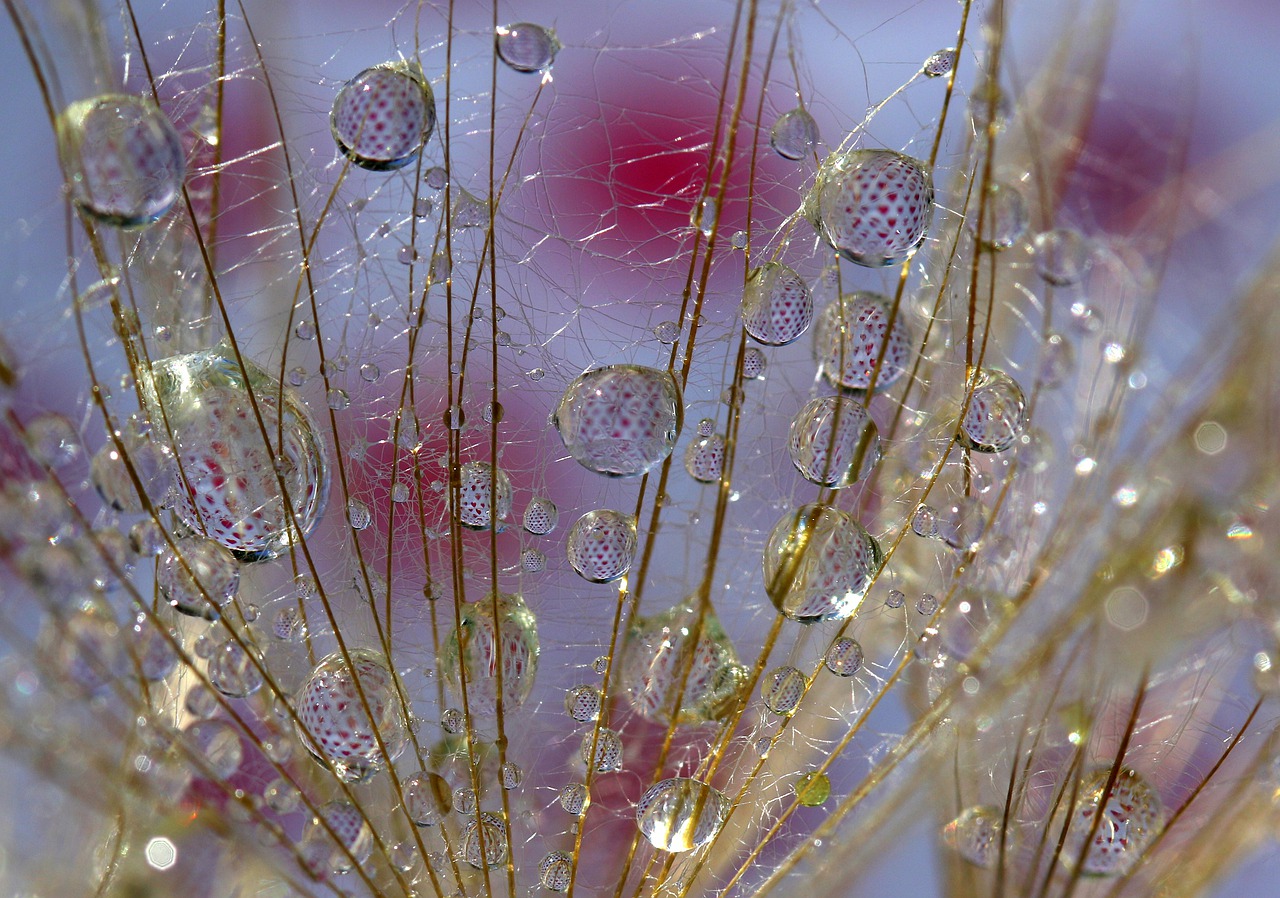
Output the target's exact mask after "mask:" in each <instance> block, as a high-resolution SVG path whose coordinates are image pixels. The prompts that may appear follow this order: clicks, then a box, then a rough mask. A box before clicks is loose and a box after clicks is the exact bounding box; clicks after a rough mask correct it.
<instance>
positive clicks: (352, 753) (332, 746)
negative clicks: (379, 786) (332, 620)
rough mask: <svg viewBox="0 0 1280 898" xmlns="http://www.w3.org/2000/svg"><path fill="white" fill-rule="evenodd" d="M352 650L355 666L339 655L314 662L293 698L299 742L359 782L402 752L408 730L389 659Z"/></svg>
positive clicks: (323, 762) (349, 779)
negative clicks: (387, 660) (313, 666)
mask: <svg viewBox="0 0 1280 898" xmlns="http://www.w3.org/2000/svg"><path fill="white" fill-rule="evenodd" d="M350 655H351V666H348V665H347V664H346V662H345V661H344V660H343V658H342V656H341V655H340V654H333V655H329V656H328V657H326V658H324V659H323V660H322V661H321V662H320V663H319V664H317V665H316V667H315V669H314V670H313V671H312V672H311V675H310V676H308V677H307V679H306V682H304V683H303V684H302V686H301V688H300V689H299V690H298V692H297V695H296V696H295V697H294V702H293V705H294V707H295V708H296V709H297V713H298V719H297V720H296V721H294V724H293V726H294V733H295V734H296V735H297V737H298V741H299V742H301V743H302V745H303V747H304V748H306V750H307V751H308V752H310V753H311V755H312V757H314V758H315V759H316V760H317V761H318V762H320V764H321V765H322V766H325V767H331V768H332V769H333V771H334V773H335V774H337V776H338V778H339V779H341V780H342V781H343V782H348V783H359V782H366V781H367V780H369V779H372V778H373V776H374V775H375V774H377V773H378V771H380V770H382V769H383V768H384V767H386V766H387V765H388V764H389V763H390V762H392V761H394V760H395V759H396V758H398V757H399V756H400V754H401V752H403V751H404V747H405V745H406V744H407V742H408V729H407V727H406V725H405V720H404V717H403V716H402V714H401V710H400V702H399V699H398V697H397V695H396V691H395V683H394V680H393V676H392V673H391V671H390V670H389V669H388V667H387V665H386V662H385V661H383V660H382V659H381V657H379V656H378V655H376V654H374V653H373V652H370V651H367V650H363V649H358V650H355V651H352V652H351V653H350ZM357 681H358V683H359V688H358V689H357ZM362 694H363V698H362V697H361V696H362ZM379 738H380V739H381V743H382V745H385V746H386V754H385V755H384V754H383V750H382V748H381V747H380V746H379Z"/></svg>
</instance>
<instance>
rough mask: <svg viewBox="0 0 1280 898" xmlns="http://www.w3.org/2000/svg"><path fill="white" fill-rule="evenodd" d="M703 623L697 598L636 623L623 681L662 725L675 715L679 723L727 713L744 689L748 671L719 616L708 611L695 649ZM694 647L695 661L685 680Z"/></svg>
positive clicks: (635, 701) (638, 705)
mask: <svg viewBox="0 0 1280 898" xmlns="http://www.w3.org/2000/svg"><path fill="white" fill-rule="evenodd" d="M697 621H698V612H697V610H696V609H695V606H694V605H693V604H692V602H691V603H689V604H681V605H676V606H674V607H672V608H669V609H667V610H666V611H664V612H662V613H661V614H657V615H654V616H653V617H641V618H637V619H636V620H634V621H633V622H632V624H631V627H630V629H629V630H628V632H627V640H626V644H625V647H624V649H623V659H622V682H623V684H624V686H625V688H626V690H627V697H628V698H629V699H630V701H631V705H632V707H633V708H635V710H636V711H637V712H638V713H639V714H640V715H641V716H643V717H645V718H647V719H649V720H653V721H656V722H659V723H668V722H670V721H671V719H672V718H673V717H674V718H675V720H676V721H677V722H678V723H704V722H706V721H709V720H716V719H718V718H719V717H721V716H722V715H723V714H725V713H727V712H728V710H729V707H730V705H731V704H732V702H733V700H734V699H735V698H736V697H737V696H738V693H739V692H740V691H741V689H742V686H743V684H744V682H745V681H746V669H745V668H744V667H743V666H742V665H741V664H739V663H738V655H737V653H736V652H735V651H734V648H733V644H732V643H731V642H730V641H729V637H728V636H727V635H726V634H725V632H724V629H723V628H722V627H721V626H720V621H719V619H717V618H716V616H715V614H714V613H712V612H708V613H707V616H706V617H705V618H704V619H703V621H702V634H701V637H700V638H699V639H698V641H697V644H696V650H695V645H694V642H693V634H694V630H695V629H696V627H697ZM691 651H692V652H693V662H692V666H691V667H690V668H689V672H688V678H687V681H684V676H683V674H684V667H685V665H686V664H688V663H689V662H688V655H689V652H691ZM682 682H683V684H684V689H683V692H682V691H681V688H680V687H681V684H682ZM681 696H683V701H680V704H679V707H677V705H676V703H677V701H678V700H680V697H681Z"/></svg>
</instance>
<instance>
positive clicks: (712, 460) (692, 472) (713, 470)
mask: <svg viewBox="0 0 1280 898" xmlns="http://www.w3.org/2000/svg"><path fill="white" fill-rule="evenodd" d="M684 469H685V470H686V471H688V472H689V476H690V477H692V478H693V479H694V480H696V481H698V482H699V483H715V482H717V481H718V480H719V479H720V476H721V474H722V473H723V472H724V437H722V436H720V435H719V434H713V435H711V436H709V437H698V439H696V440H694V441H693V442H692V443H690V444H689V447H688V448H687V449H685V452H684Z"/></svg>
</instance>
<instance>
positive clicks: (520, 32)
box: [495, 22, 560, 72]
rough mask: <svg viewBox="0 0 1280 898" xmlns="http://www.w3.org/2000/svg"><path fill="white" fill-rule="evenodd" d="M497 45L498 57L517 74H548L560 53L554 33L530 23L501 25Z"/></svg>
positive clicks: (558, 42) (558, 43)
mask: <svg viewBox="0 0 1280 898" xmlns="http://www.w3.org/2000/svg"><path fill="white" fill-rule="evenodd" d="M495 44H496V46H497V49H498V58H499V59H501V60H502V61H503V62H504V63H506V64H507V65H508V66H509V67H511V68H512V69H515V70H516V71H517V72H542V71H545V70H547V69H549V68H551V64H552V63H553V62H555V60H556V54H557V53H559V52H560V41H559V40H557V39H556V33H555V32H554V31H552V30H551V29H550V28H544V27H542V26H541V25H533V24H531V23H529V22H518V23H516V24H514V25H506V26H499V28H498V32H497V35H496V37H495Z"/></svg>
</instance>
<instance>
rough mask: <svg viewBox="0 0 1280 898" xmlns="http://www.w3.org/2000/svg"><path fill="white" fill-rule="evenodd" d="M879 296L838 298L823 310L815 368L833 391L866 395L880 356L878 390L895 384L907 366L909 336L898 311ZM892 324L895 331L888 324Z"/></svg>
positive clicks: (820, 317)
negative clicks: (894, 310) (862, 391)
mask: <svg viewBox="0 0 1280 898" xmlns="http://www.w3.org/2000/svg"><path fill="white" fill-rule="evenodd" d="M892 310H893V306H892V303H890V301H889V300H888V299H887V298H886V297H883V296H880V295H879V294H877V293H852V294H849V295H847V296H842V297H841V298H840V299H838V300H836V301H835V302H833V303H832V304H831V305H829V306H827V307H826V308H825V309H823V310H822V314H821V315H820V316H819V317H818V326H817V328H816V331H815V342H816V348H817V354H818V364H819V366H821V368H822V373H823V375H825V376H826V378H827V380H828V381H830V382H831V384H832V385H833V386H841V387H848V388H850V389H854V390H865V389H868V388H869V387H870V386H871V378H872V373H873V372H875V368H876V359H878V358H880V357H881V355H882V354H883V361H882V362H881V363H880V371H879V373H878V374H876V376H875V387H876V389H877V390H882V389H885V388H887V387H889V386H891V385H892V384H894V383H896V382H897V380H898V379H899V378H901V377H902V375H903V374H904V373H906V371H907V368H908V366H909V365H910V364H911V354H912V353H911V348H912V338H911V331H910V329H909V328H908V327H907V324H906V321H905V320H904V317H905V315H904V312H903V310H902V309H899V311H898V314H897V315H896V316H892V315H891V312H892ZM891 317H892V318H893V327H892V328H890V327H889V320H890V318H891Z"/></svg>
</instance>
